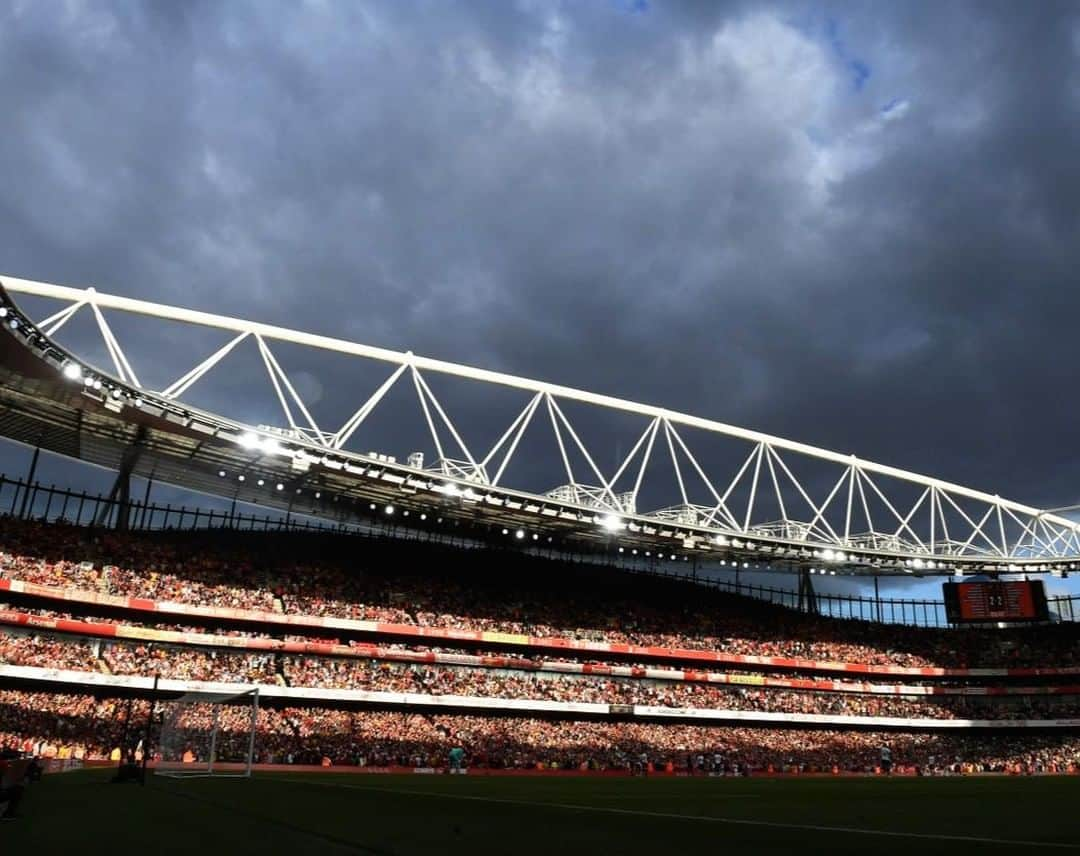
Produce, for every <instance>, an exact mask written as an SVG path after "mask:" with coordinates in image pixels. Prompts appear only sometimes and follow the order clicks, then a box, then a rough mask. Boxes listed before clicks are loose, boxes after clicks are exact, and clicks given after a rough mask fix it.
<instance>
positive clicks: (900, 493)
mask: <svg viewBox="0 0 1080 856" xmlns="http://www.w3.org/2000/svg"><path fill="white" fill-rule="evenodd" d="M0 282H2V284H3V289H2V293H0V314H2V316H3V319H2V327H0V329H2V334H0V407H2V408H3V409H2V411H0V434H2V435H3V436H6V437H9V438H11V439H13V440H16V441H19V442H23V443H26V444H29V445H32V446H40V447H41V448H45V449H47V450H49V451H53V452H56V453H59V454H62V455H66V456H68V457H71V458H76V459H79V460H83V461H87V462H89V463H92V464H96V465H100V466H104V467H108V468H110V469H117V470H119V469H121V468H125V469H128V470H130V472H131V473H133V474H136V475H140V476H143V477H151V476H152V477H153V478H155V479H157V480H159V481H163V482H168V483H171V484H174V485H177V486H180V487H184V488H189V489H192V490H196V491H200V492H203V493H207V494H212V495H218V496H222V497H226V498H235V499H239V500H241V501H245V502H253V503H256V504H260V505H264V506H269V507H273V508H279V509H289V510H291V511H293V512H295V513H303V514H310V515H313V516H318V517H326V518H330V519H341V520H357V519H365V518H370V517H372V516H375V517H380V518H382V519H385V518H386V517H388V516H389V517H394V518H395V519H397V520H399V521H400V522H402V523H407V524H408V525H409V526H412V527H416V528H425V527H441V526H458V527H460V526H462V525H465V526H467V527H473V529H472V530H471V531H474V532H477V533H480V534H485V535H490V536H491V537H495V538H499V537H502V538H509V539H511V543H513V542H525V543H527V544H532V543H533V542H540V543H545V544H546V543H548V542H549V541H550V542H556V543H560V544H577V545H579V546H581V547H583V548H586V547H587V548H588V549H602V550H607V551H610V552H611V553H613V554H616V555H617V554H618V553H620V552H622V553H625V554H626V555H628V556H630V555H634V554H635V551H636V554H637V555H639V556H642V557H644V556H645V555H646V554H648V555H649V556H650V557H656V556H661V555H662V556H663V557H665V559H667V560H670V559H671V558H676V559H680V560H681V559H687V560H689V559H691V558H693V559H702V560H709V561H716V562H718V563H719V562H721V561H723V562H725V563H730V564H735V563H738V564H740V565H741V564H744V563H746V564H748V563H754V564H764V565H768V566H772V567H784V568H790V567H799V568H811V567H817V568H821V567H827V568H830V569H841V568H842V569H844V570H847V571H855V572H867V573H874V574H880V573H900V574H903V573H918V574H961V573H978V572H986V571H990V572H1008V571H1025V572H1027V571H1030V572H1042V571H1057V570H1069V569H1073V568H1075V567H1077V563H1078V562H1080V534H1078V533H1080V525H1078V524H1077V523H1075V522H1074V521H1071V520H1068V519H1066V518H1063V517H1060V516H1058V515H1055V514H1052V513H1049V512H1045V511H1042V510H1040V509H1036V508H1032V507H1029V506H1026V505H1023V504H1021V503H1016V502H1011V501H1008V500H1004V499H1002V498H1000V497H998V496H996V495H992V494H988V493H985V492H982V491H978V490H973V489H971V488H966V487H963V486H961V485H956V484H951V483H949V482H946V481H943V480H940V479H935V478H931V477H928V476H923V475H919V474H916V473H911V472H907V471H904V470H900V469H897V468H894V467H889V466H886V465H882V464H877V463H873V462H870V461H865V460H862V459H859V458H856V457H855V456H853V455H844V454H840V453H837V452H832V451H829V450H825V449H820V448H816V447H813V446H808V445H806V444H802V443H798V442H795V441H791V440H787V439H784V438H780V437H773V436H770V435H767V434H763V433H761V432H756V431H750V430H747V429H742V428H737V427H735V426H730V425H725V424H723V423H719V422H715V421H712V420H706V419H702V418H700V417H695V416H692V415H689V414H683V413H676V412H672V411H668V410H665V409H663V408H658V407H653V406H649V405H643V404H637V403H635V402H631V401H626V400H623V399H617V398H613V397H611V396H606V395H599V394H596V393H591V392H587V391H584V390H577V389H573V388H571V387H565V386H558V385H554V384H548V383H542V382H538V381H533V380H529V379H527V378H522V377H516V376H512V375H507V374H503V373H499V372H492V371H488V370H484V369H477V368H472V367H469V366H462V365H458V364H454V363H448V362H445V361H440V360H433V359H429V358H425V357H420V356H416V355H414V354H412V353H411V352H396V351H389V350H386V349H382V348H374V347H371V346H367V345H361V344H357V343H352V342H347V341H345V340H340V339H331V338H328V337H324V336H316V335H312V334H308V333H302V332H299V331H294V330H288V329H285V328H280V327H271V326H269V325H264V324H257V323H254V322H250V321H244V320H241V319H235V318H227V317H224V316H217V315H211V314H208V313H201V312H193V311H190V310H185V309H179V308H176V307H169V306H162V305H158V304H151V303H147V302H144V301H138V300H131V299H128V298H122V297H115V296H112V295H107V294H102V293H99V292H96V291H95V290H93V289H85V290H84V289H74V288H67V287H63V286H56V285H49V284H46V283H36V282H31V281H27V280H21V279H16V278H7V277H5V278H4V279H3V280H2V281H0ZM11 293H24V294H30V295H36V296H40V297H47V298H53V299H57V300H61V301H64V302H65V303H66V304H67V305H66V307H65V308H63V309H61V310H60V311H59V312H57V313H55V314H53V315H52V316H50V317H48V318H46V319H44V320H43V321H41V322H40V323H34V322H33V321H31V320H30V319H29V318H28V317H27V316H26V315H25V314H24V313H23V312H22V311H21V310H20V308H19V307H18V306H17V305H16V303H15V302H14V301H13V299H12V296H11ZM81 310H85V311H86V312H89V313H92V314H93V316H94V319H95V321H96V323H97V326H98V329H99V330H100V332H101V336H102V339H103V340H104V343H105V346H106V350H107V352H108V354H109V357H110V359H111V360H112V362H113V367H112V368H113V370H112V371H111V372H110V371H104V370H102V369H101V368H99V367H97V366H94V365H91V364H90V363H89V362H88V361H87V360H85V359H83V358H81V357H80V356H78V355H76V354H74V353H71V352H69V351H68V350H66V349H65V348H64V347H62V346H61V345H59V344H58V343H57V341H56V340H55V338H54V337H55V333H56V332H57V331H58V330H59V329H60V328H61V327H62V326H63V325H64V324H65V323H67V321H68V320H70V318H71V317H73V316H74V315H75V313H77V312H79V311H81ZM103 310H110V311H121V312H125V313H133V314H135V315H137V316H144V317H145V316H150V317H155V318H159V319H165V320H168V321H173V322H177V323H183V324H194V325H199V326H202V327H209V328H214V329H218V330H225V331H228V332H230V333H233V334H235V338H233V339H231V340H230V341H229V342H227V343H226V344H225V345H224V346H222V348H220V349H219V350H218V351H217V352H215V353H214V354H212V355H211V356H210V357H209V358H208V359H206V360H203V361H202V362H201V363H199V364H197V365H195V366H194V367H193V368H191V369H190V370H189V371H187V372H185V373H184V374H181V375H180V376H179V377H178V379H177V381H176V382H175V383H173V384H170V385H169V386H168V387H166V388H164V389H160V390H151V389H147V388H145V387H144V386H143V385H142V384H141V383H140V382H139V380H138V377H137V374H136V372H135V370H134V367H133V366H132V364H131V362H130V361H129V358H128V356H127V354H126V353H125V352H124V350H123V349H122V348H121V346H120V343H119V342H118V340H117V339H116V337H115V335H114V333H113V332H112V329H111V327H110V325H109V323H108V321H107V319H106V317H105V315H104V312H103ZM249 337H250V338H252V339H254V340H255V342H256V343H257V346H258V348H259V353H260V356H261V357H262V359H263V361H264V363H265V366H266V370H267V376H268V380H269V382H270V383H271V384H272V386H273V389H274V391H275V394H276V395H277V397H278V400H279V401H280V404H281V406H282V410H283V414H284V417H285V421H286V422H287V423H288V427H273V426H253V425H249V424H245V423H244V422H243V421H241V420H237V419H234V418H230V417H228V416H226V415H221V414H215V413H208V412H205V411H202V410H199V409H197V408H194V407H191V406H189V405H187V404H185V403H183V402H182V401H181V396H182V395H183V394H184V392H185V391H186V390H187V389H188V388H189V387H190V386H191V385H192V384H193V383H195V382H196V381H198V380H200V379H201V378H202V377H204V376H205V375H206V374H207V373H209V372H211V371H212V370H213V369H214V368H215V367H216V366H217V365H218V364H219V363H220V362H221V360H222V359H223V358H224V357H225V356H227V355H228V353H229V352H230V351H231V350H232V349H233V348H234V347H235V346H236V345H237V344H238V343H239V342H241V341H242V340H244V339H246V338H249ZM272 342H290V343H294V344H298V345H304V346H307V347H311V348H317V349H321V350H329V351H335V352H338V353H343V354H348V355H350V356H353V357H357V358H362V359H368V360H376V361H379V362H382V363H389V364H391V365H393V366H394V368H393V371H392V373H391V374H390V376H389V377H388V378H387V379H386V381H384V382H383V383H382V384H381V385H380V386H379V387H378V388H376V389H375V390H374V391H373V392H372V394H371V396H370V397H369V398H367V399H366V400H365V401H363V402H360V403H359V407H358V408H357V410H356V411H355V412H354V414H353V416H352V417H350V419H349V420H347V421H346V422H345V423H344V424H343V425H342V426H341V428H339V429H338V430H337V431H327V430H325V429H324V428H321V427H320V426H319V425H318V424H317V422H316V420H315V419H314V418H312V415H311V413H310V412H309V410H308V408H307V407H306V406H305V403H304V401H303V400H302V398H301V396H299V395H298V394H297V392H296V389H295V387H294V386H293V384H292V383H291V382H290V380H289V377H288V375H287V374H286V372H285V371H284V370H283V369H282V367H281V364H280V362H279V361H278V360H277V358H276V357H275V355H274V353H273V351H272V349H271V346H270V343H272ZM436 373H438V374H444V375H450V376H453V377H456V378H462V379H466V380H468V381H472V382H476V383H479V384H481V385H482V386H484V387H485V388H486V387H490V386H498V387H509V388H511V389H513V390H516V391H519V392H520V393H522V394H524V395H525V396H526V398H525V400H524V406H523V407H522V408H521V410H520V411H519V412H518V415H517V417H516V418H515V419H514V420H513V421H512V422H511V423H510V424H509V425H508V426H507V427H506V430H505V431H503V432H502V435H501V438H500V440H499V441H498V442H497V443H496V444H495V446H494V447H493V448H492V449H491V450H490V451H489V452H488V453H487V454H486V455H480V454H474V453H473V452H472V451H471V449H470V447H469V444H468V442H467V440H466V438H465V437H464V436H463V434H464V433H465V432H463V431H459V430H458V429H457V427H456V426H455V423H454V422H453V421H452V420H451V419H450V417H449V416H448V415H447V409H446V408H444V407H443V405H442V403H441V402H440V400H439V398H438V397H436V395H435V393H434V392H433V390H432V388H431V386H430V385H429V384H428V382H427V380H426V379H425V375H432V374H436ZM402 378H406V380H405V381H403V382H407V381H408V380H411V381H412V383H413V386H414V388H415V392H416V396H417V401H418V404H419V406H420V413H422V416H423V419H424V421H425V422H426V426H427V428H428V429H429V430H430V434H431V438H432V445H433V447H434V451H435V455H434V460H435V463H434V464H429V465H428V466H426V467H425V466H424V458H423V457H421V456H417V457H415V458H413V457H410V459H409V460H408V461H406V462H404V463H403V462H400V461H398V460H397V459H396V458H394V457H392V456H390V455H383V454H375V453H370V454H360V453H357V452H353V451H349V450H348V449H347V448H346V445H347V443H348V441H349V439H350V437H351V436H352V435H353V433H354V432H355V431H356V429H357V428H358V427H359V426H360V425H361V423H362V422H363V421H364V419H366V418H367V417H368V416H369V415H370V413H371V412H372V411H373V410H374V409H375V408H377V407H378V406H379V404H380V402H381V401H382V400H383V397H384V396H385V395H386V393H387V391H388V390H389V389H390V388H391V387H392V386H393V385H394V384H395V383H397V382H398V381H399V380H401V379H402ZM569 402H574V403H575V404H576V405H587V406H590V407H593V408H599V409H601V410H606V411H617V412H619V413H622V414H630V415H631V416H634V417H636V418H639V419H640V420H641V425H642V430H641V431H640V433H637V435H636V442H635V443H634V445H633V447H632V448H631V451H630V452H629V454H627V455H625V456H623V457H622V458H621V464H620V466H619V467H618V469H617V470H615V471H614V472H612V473H604V472H602V471H601V469H600V468H599V467H598V466H597V465H596V463H595V461H596V460H599V459H602V458H601V456H599V455H595V454H591V453H590V449H589V448H588V447H587V445H586V444H585V443H584V442H583V441H582V439H581V437H582V435H581V434H579V432H578V431H576V430H575V427H574V424H573V423H572V421H571V419H569V418H568V416H567V404H568V403H569ZM541 410H543V411H546V415H547V417H548V420H549V421H550V430H551V431H552V433H553V436H554V439H555V440H556V442H557V448H558V450H559V456H558V457H557V458H556V459H555V460H554V461H553V462H551V463H552V477H551V482H552V483H560V482H561V484H558V486H557V487H555V488H553V489H550V490H547V491H544V492H536V491H535V490H526V489H521V488H516V487H513V486H511V485H507V484H505V483H503V480H502V477H503V475H504V474H505V472H506V468H507V465H508V464H509V462H510V461H511V458H512V457H513V456H514V454H515V451H516V450H517V448H518V444H519V441H520V440H521V438H522V436H523V435H524V434H525V432H526V431H527V430H529V429H530V426H532V425H533V424H534V423H540V422H543V421H544V420H543V417H542V416H537V414H538V412H539V411H541ZM534 417H536V419H534ZM691 432H694V435H695V437H691V436H690V435H691ZM688 438H689V439H688ZM695 438H696V439H695ZM701 438H704V440H705V441H723V442H726V443H728V444H735V445H736V446H738V454H737V456H736V457H734V458H732V459H731V460H733V461H734V462H735V464H736V465H733V467H732V470H733V472H727V471H724V465H723V464H722V463H720V461H721V460H722V458H723V456H722V455H721V454H720V453H718V452H716V451H715V448H716V447H715V446H714V447H713V451H712V452H708V451H706V452H702V451H701V449H702V448H704V447H705V446H706V445H707V444H706V442H704V441H703V440H702V439H701ZM692 448H695V451H692ZM665 452H666V453H667V454H666V455H665ZM654 456H655V457H657V458H659V457H665V458H666V459H667V461H668V463H669V465H670V468H671V470H672V471H673V473H674V475H675V484H676V485H677V489H676V490H673V491H672V492H671V495H670V496H669V497H668V499H669V500H670V501H669V502H668V503H667V504H665V505H663V506H662V507H657V509H656V510H654V511H641V510H639V508H638V505H639V501H640V498H641V497H642V496H644V495H646V494H645V493H644V492H643V481H644V480H645V477H646V474H647V472H651V471H652V469H653V468H654ZM559 458H561V460H559ZM575 459H576V460H577V461H578V473H580V472H581V470H582V462H584V469H585V471H586V472H588V473H589V475H588V477H587V478H585V479H581V478H580V477H579V475H578V474H577V473H575V472H574V468H573V463H572V461H573V460H575ZM808 467H810V468H811V469H808ZM812 467H817V470H816V471H814V470H812ZM796 473H799V475H798V476H797V475H796ZM720 476H723V477H722V478H720ZM653 495H656V494H655V492H654V494H653ZM476 527H479V528H476Z"/></svg>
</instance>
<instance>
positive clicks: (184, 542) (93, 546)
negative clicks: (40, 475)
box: [0, 521, 1080, 667]
mask: <svg viewBox="0 0 1080 856" xmlns="http://www.w3.org/2000/svg"><path fill="white" fill-rule="evenodd" d="M0 553H2V554H3V556H2V558H0V573H2V574H4V575H6V576H9V577H12V578H17V579H23V580H27V581H30V582H37V583H42V584H45V585H50V586H59V587H66V588H81V589H88V590H91V591H96V592H107V593H111V594H120V595H126V596H138V597H144V598H150V599H161V600H175V601H182V602H185V603H191V604H196V605H203V606H216V607H228V608H235V609H244V610H262V611H282V610H284V611H287V612H289V613H291V614H299V615H328V616H338V617H343V618H353V619H371V620H378V621H383V622H392V623H403V624H411V625H416V626H424V627H443V628H458V629H465V630H492V631H499V632H508V633H521V634H527V635H531V636H542V637H566V638H574V639H581V640H593V641H607V642H617V643H634V644H641V645H650V646H658V647H664V648H688V649H698V650H716V651H722V652H727V653H733V654H751V655H759V656H783V657H799V658H806V659H814V660H828V661H841V662H854V663H868V664H879V665H900V666H908V667H922V666H945V667H1020V666H1040V665H1045V664H1046V663H1047V662H1048V661H1049V662H1054V663H1056V664H1063V663H1078V662H1080V633H1078V632H1077V629H1076V628H1075V627H1073V626H1055V627H1040V628H1033V629H1028V630H1011V631H1007V632H1002V631H997V630H994V631H990V630H965V631H963V632H957V631H935V630H924V629H915V628H909V627H899V626H890V625H877V624H872V623H869V622H859V621H851V620H840V619H826V618H821V617H816V616H809V615H806V614H804V613H799V612H796V611H792V610H788V609H785V608H783V607H778V606H773V605H770V604H766V603H762V602H759V601H755V600H752V599H749V598H741V597H738V596H734V595H730V594H725V593H721V592H718V591H715V590H712V589H708V588H705V587H701V586H696V585H695V584H693V583H690V582H681V581H673V580H664V579H658V578H655V577H648V576H643V575H631V574H627V573H625V572H621V571H618V570H615V569H611V568H604V567H600V566H592V565H585V564H573V563H565V562H555V561H553V560H548V559H541V558H537V557H531V556H529V555H527V554H524V553H518V552H500V551H495V550H479V549H471V550H465V549H460V548H449V547H440V546H434V545H431V544H419V543H414V542H402V541H385V540H378V539H360V538H358V537H355V536H340V537H327V536H324V535H312V534H307V533H255V534H252V533H229V532H219V531H213V532H183V533H157V534H153V535H131V534H121V533H115V532H100V531H96V530H87V529H83V528H79V527H74V526H68V525H63V524H42V523H30V522H19V521H7V522H6V524H5V526H4V531H3V533H2V534H0ZM358 557H360V558H358ZM508 567H512V568H513V571H514V572H513V573H512V574H511V573H506V570H507V568H508Z"/></svg>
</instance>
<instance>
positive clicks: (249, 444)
mask: <svg viewBox="0 0 1080 856" xmlns="http://www.w3.org/2000/svg"><path fill="white" fill-rule="evenodd" d="M236 442H237V443H239V444H240V445H241V446H243V447H244V448H245V449H258V448H259V447H260V446H262V440H260V439H259V435H258V434H256V433H255V432H254V431H245V432H244V433H243V434H241V435H240V437H239V439H238V440H237V441H236Z"/></svg>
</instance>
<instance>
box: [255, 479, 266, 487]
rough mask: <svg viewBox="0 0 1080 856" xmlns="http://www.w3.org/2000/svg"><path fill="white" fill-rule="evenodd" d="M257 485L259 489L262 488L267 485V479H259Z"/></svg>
mask: <svg viewBox="0 0 1080 856" xmlns="http://www.w3.org/2000/svg"><path fill="white" fill-rule="evenodd" d="M256 484H257V485H258V486H259V487H262V486H263V485H264V484H266V479H259V480H258V481H257V482H256Z"/></svg>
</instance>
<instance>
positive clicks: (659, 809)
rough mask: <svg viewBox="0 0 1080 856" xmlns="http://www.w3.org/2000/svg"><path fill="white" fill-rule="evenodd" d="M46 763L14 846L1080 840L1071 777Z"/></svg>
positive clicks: (504, 846)
mask: <svg viewBox="0 0 1080 856" xmlns="http://www.w3.org/2000/svg"><path fill="white" fill-rule="evenodd" d="M111 772H112V771H111V770H86V771H79V772H73V773H64V774H59V775H53V776H48V777H46V778H45V779H44V780H43V781H42V782H40V783H38V784H36V785H34V786H33V787H31V788H30V789H28V791H27V796H26V799H25V801H24V804H23V810H22V815H23V817H22V819H21V820H19V821H18V822H14V823H8V824H4V825H2V826H0V844H2V846H3V848H4V851H5V852H11V853H34V852H41V853H63V852H73V853H78V854H80V856H87V854H96V853H117V852H124V851H128V852H145V853H150V854H153V856H159V854H161V856H163V855H164V854H173V853H175V854H184V856H192V854H195V856H205V854H213V853H222V854H231V855H232V856H238V854H247V853H260V854H276V853H282V854H285V853H288V854H297V856H299V854H309V853H327V854H335V853H370V854H386V856H390V854H428V853H431V854H435V853H469V854H510V853H521V854H544V856H566V854H577V853H589V854H638V853H640V854H645V853H648V854H673V853H674V854H677V853H690V852H700V853H705V852H723V853H794V852H799V851H802V852H807V853H823V852H828V853H831V854H846V853H852V854H854V853H859V854H866V853H868V852H872V853H874V854H876V855H877V856H884V854H892V853H911V852H913V851H922V852H924V853H946V852H947V853H975V852H976V851H978V852H980V853H986V854H990V853H1001V854H1006V853H1049V852H1063V851H1064V852H1067V851H1074V852H1077V853H1080V810H1078V809H1077V805H1078V801H1080V777H1072V778H1067V777H1034V778H1023V777H1018V778H938V779H914V778H894V779H864V778H839V779H831V778H825V779H702V778H696V779H679V778H652V779H640V778H639V779H624V778H539V777H520V778H519V777H480V776H477V777H468V776H463V777H448V776H417V775H409V776H386V775H340V774H337V775H319V774H305V775H290V774H283V775H278V774H264V775H258V774H257V775H256V776H254V777H253V778H252V779H250V780H244V779H232V780H229V779H189V780H175V779H162V778H155V777H151V779H150V781H149V782H148V784H147V786H146V787H140V786H139V785H134V784H123V785H114V784H110V783H109V781H108V780H109V777H110V775H111Z"/></svg>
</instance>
